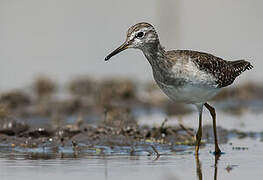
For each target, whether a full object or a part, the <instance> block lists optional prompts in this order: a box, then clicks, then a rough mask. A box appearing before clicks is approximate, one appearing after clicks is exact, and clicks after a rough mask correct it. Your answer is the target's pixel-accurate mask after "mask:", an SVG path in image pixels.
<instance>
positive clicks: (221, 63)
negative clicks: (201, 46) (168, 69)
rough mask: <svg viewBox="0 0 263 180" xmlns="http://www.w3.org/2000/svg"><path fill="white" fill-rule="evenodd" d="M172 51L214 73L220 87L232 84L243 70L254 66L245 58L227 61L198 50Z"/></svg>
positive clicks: (203, 69) (200, 67) (201, 68)
mask: <svg viewBox="0 0 263 180" xmlns="http://www.w3.org/2000/svg"><path fill="white" fill-rule="evenodd" d="M170 53H171V54H174V53H175V54H178V55H179V56H180V57H190V58H191V60H192V61H193V62H194V63H196V65H197V66H198V67H199V69H200V70H202V71H205V72H207V73H210V74H212V75H213V76H214V77H215V78H216V79H217V82H216V83H217V84H218V87H219V88H221V87H225V86H228V85H230V84H232V83H233V82H234V80H235V78H236V77H237V76H239V75H240V74H241V73H242V72H244V71H246V70H249V69H252V68H253V66H252V65H251V64H250V63H249V62H247V61H245V60H238V61H226V60H223V59H221V58H219V57H216V56H214V55H212V54H208V53H203V52H198V51H191V50H177V51H174V52H170Z"/></svg>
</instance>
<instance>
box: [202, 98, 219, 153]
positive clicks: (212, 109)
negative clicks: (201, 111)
mask: <svg viewBox="0 0 263 180" xmlns="http://www.w3.org/2000/svg"><path fill="white" fill-rule="evenodd" d="M205 107H206V108H207V109H208V110H209V112H210V114H211V116H212V118H213V130H214V140H215V154H216V155H217V154H221V150H220V148H219V146H218V141H217V133H216V111H215V108H214V107H212V106H210V105H209V104H208V103H205Z"/></svg>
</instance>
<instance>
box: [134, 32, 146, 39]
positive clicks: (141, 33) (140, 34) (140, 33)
mask: <svg viewBox="0 0 263 180" xmlns="http://www.w3.org/2000/svg"><path fill="white" fill-rule="evenodd" d="M143 35H144V33H143V32H138V33H137V35H136V37H138V38H141V37H143Z"/></svg>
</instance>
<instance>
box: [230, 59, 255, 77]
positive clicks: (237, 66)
mask: <svg viewBox="0 0 263 180" xmlns="http://www.w3.org/2000/svg"><path fill="white" fill-rule="evenodd" d="M231 64H232V66H233V68H234V71H235V74H236V76H239V75H240V74H241V73H242V72H244V71H246V70H250V69H252V68H253V66H252V65H251V64H250V62H248V61H245V60H237V61H232V62H231Z"/></svg>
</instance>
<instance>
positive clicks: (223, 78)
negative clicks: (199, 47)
mask: <svg viewBox="0 0 263 180" xmlns="http://www.w3.org/2000/svg"><path fill="white" fill-rule="evenodd" d="M127 48H136V49H140V50H142V52H143V53H144V55H145V57H146V58H147V60H148V61H149V63H150V64H151V66H152V71H153V77H154V79H155V81H156V83H157V84H158V86H159V87H160V89H161V90H162V91H163V92H164V93H165V94H166V95H167V96H168V97H169V98H170V99H172V100H173V101H175V102H179V103H187V104H194V105H195V106H196V107H197V110H198V112H199V128H198V130H197V133H196V146H195V154H196V155H198V151H199V145H200V142H201V137H202V112H203V106H205V107H206V108H207V109H208V110H209V112H210V114H211V116H212V119H213V131H214V142H215V154H220V153H221V150H220V148H219V146H218V141H217V134H216V113H215V108H214V107H212V106H211V105H209V104H208V103H207V101H208V100H210V99H211V98H213V97H214V96H215V95H216V94H217V93H218V92H219V91H220V90H221V89H222V88H223V87H226V86H228V85H230V84H232V83H233V82H234V80H235V78H236V77H237V76H239V75H240V74H241V73H242V72H244V71H246V70H249V69H251V68H253V66H252V65H251V64H250V63H249V62H247V61H245V60H237V61H226V60H223V59H221V58H219V57H216V56H213V55H211V54H208V53H203V52H197V51H192V50H171V51H166V50H165V49H164V48H163V46H161V44H160V41H159V38H158V34H157V32H156V31H155V29H154V27H153V26H152V25H151V24H149V23H144V22H143V23H138V24H135V25H134V26H132V27H130V28H129V29H128V32H127V38H126V41H125V42H124V43H123V44H122V45H121V46H120V47H118V48H117V49H116V50H114V51H113V52H112V53H110V54H109V55H108V56H107V57H106V58H105V61H107V60H109V59H110V58H111V57H112V56H114V55H116V54H118V53H119V52H121V51H123V50H125V49H127Z"/></svg>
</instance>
